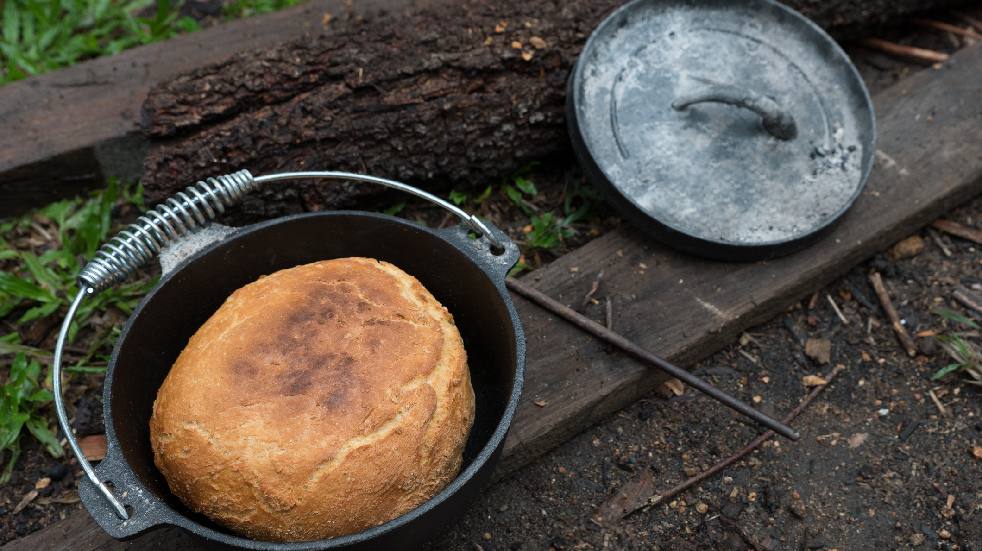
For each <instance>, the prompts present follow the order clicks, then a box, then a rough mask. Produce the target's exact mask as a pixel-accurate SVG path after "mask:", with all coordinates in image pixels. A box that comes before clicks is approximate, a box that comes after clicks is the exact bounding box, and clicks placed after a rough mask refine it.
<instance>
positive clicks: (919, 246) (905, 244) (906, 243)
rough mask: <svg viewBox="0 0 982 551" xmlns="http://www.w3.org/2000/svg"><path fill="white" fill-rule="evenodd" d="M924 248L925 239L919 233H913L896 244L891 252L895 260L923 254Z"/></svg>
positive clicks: (891, 256)
mask: <svg viewBox="0 0 982 551" xmlns="http://www.w3.org/2000/svg"><path fill="white" fill-rule="evenodd" d="M923 250H924V240H923V239H921V236H919V235H912V236H910V237H908V238H907V239H904V240H903V241H900V242H898V243H897V244H896V245H894V246H893V247H892V248H891V249H890V252H889V255H890V258H892V259H893V260H901V259H903V258H910V257H912V256H917V255H919V254H921V251H923Z"/></svg>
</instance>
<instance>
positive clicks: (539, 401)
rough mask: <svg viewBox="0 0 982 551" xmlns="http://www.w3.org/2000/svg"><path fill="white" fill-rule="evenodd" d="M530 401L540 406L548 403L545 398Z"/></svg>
mask: <svg viewBox="0 0 982 551" xmlns="http://www.w3.org/2000/svg"><path fill="white" fill-rule="evenodd" d="M532 403H533V404H535V405H536V406H538V407H540V408H544V407H546V406H547V405H549V402H546V401H545V400H536V401H534V402H532Z"/></svg>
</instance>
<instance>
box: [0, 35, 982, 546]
mask: <svg viewBox="0 0 982 551" xmlns="http://www.w3.org/2000/svg"><path fill="white" fill-rule="evenodd" d="M875 103H876V106H877V109H878V115H879V125H880V132H881V135H880V142H879V150H880V151H881V152H882V153H880V154H879V155H878V159H879V161H878V166H877V167H876V169H875V170H874V172H873V176H872V177H871V179H870V182H869V187H868V189H867V191H866V192H865V193H864V194H863V196H862V197H861V198H860V200H859V201H858V202H857V203H856V205H855V207H854V208H853V209H852V211H850V213H849V214H847V215H846V217H845V219H844V220H843V221H842V222H841V223H840V224H839V226H838V227H837V228H835V230H834V231H833V232H832V233H830V234H829V235H828V237H827V238H825V239H823V240H822V241H820V242H819V243H817V244H815V245H814V246H812V247H810V248H808V249H807V250H805V251H802V252H800V253H797V254H795V255H793V256H790V257H786V258H783V259H778V260H773V261H768V262H760V263H754V264H731V263H720V262H710V261H704V260H699V259H696V258H693V257H689V256H685V255H682V254H679V253H675V252H673V251H670V250H668V249H666V248H664V247H661V246H658V245H656V244H653V243H652V242H651V241H650V240H648V239H646V238H644V237H643V236H641V235H639V234H637V233H635V232H633V231H631V230H630V229H624V230H620V231H615V232H613V233H611V234H608V235H605V236H603V237H600V238H598V239H596V240H594V241H592V242H590V243H588V244H587V245H585V246H584V247H582V248H580V249H578V250H577V251H574V252H573V253H570V254H569V255H566V256H564V257H562V258H560V259H559V260H557V261H556V262H554V263H553V264H551V265H549V266H548V267H546V268H545V269H542V270H539V271H536V272H534V273H532V274H530V275H529V276H527V279H528V280H529V281H532V282H534V285H535V286H536V287H538V288H539V289H542V290H546V291H548V292H549V293H550V294H551V295H552V296H554V297H557V298H560V299H561V300H563V301H564V302H566V303H568V304H573V305H574V306H577V305H579V303H580V301H581V300H582V297H583V295H584V294H585V293H586V291H587V290H588V289H589V287H590V284H591V282H592V281H593V279H594V277H595V274H596V272H598V271H599V270H600V269H603V270H604V279H603V284H602V285H601V288H600V290H599V292H598V295H599V296H604V295H609V296H611V297H612V298H613V300H614V303H615V308H614V318H615V319H614V324H615V329H616V330H618V331H619V332H622V333H623V334H625V335H626V336H628V337H629V338H631V339H633V340H635V341H636V342H638V343H640V344H642V345H643V346H645V347H647V348H649V349H651V350H653V351H656V352H658V353H659V354H661V355H663V356H667V357H669V358H671V359H673V360H675V361H677V362H680V363H685V362H691V361H695V360H697V359H699V358H703V357H705V356H707V355H709V354H711V353H712V352H714V351H716V350H718V349H719V348H721V347H723V346H725V345H726V344H728V343H730V342H731V341H732V340H733V339H734V338H735V336H736V335H737V334H739V332H740V331H743V330H744V329H746V328H748V327H750V326H751V325H753V324H756V323H759V322H761V321H764V320H766V319H768V318H769V317H771V316H773V315H774V314H775V313H777V312H779V311H781V310H782V309H783V308H785V307H787V306H788V305H789V304H790V303H792V302H793V301H795V300H797V299H798V298H800V297H802V296H804V295H805V294H807V293H808V292H809V291H811V290H812V289H815V288H816V287H819V286H821V285H823V284H825V283H827V282H829V281H831V280H832V279H833V278H835V277H836V276H837V275H839V274H841V273H843V272H844V271H846V270H848V269H849V268H850V267H852V266H855V265H856V264H857V263H858V262H860V261H861V260H863V259H865V258H867V257H869V256H870V255H872V254H874V253H875V252H876V251H879V250H882V249H884V248H886V247H887V246H888V245H890V244H891V243H893V242H894V241H896V240H897V239H899V238H901V237H903V236H905V235H907V234H909V233H910V232H911V231H913V230H915V229H916V228H918V227H920V226H923V225H925V224H927V223H928V222H930V221H931V220H932V219H934V218H935V217H937V216H938V215H939V214H941V213H943V212H945V211H946V210H948V209H950V208H951V207H953V206H954V205H956V204H958V203H960V202H962V201H964V200H966V199H967V198H969V197H971V196H973V195H975V194H978V193H979V192H982V48H979V47H975V48H970V49H967V50H963V51H962V52H960V53H958V54H956V55H955V56H954V57H953V59H952V63H950V64H949V65H948V66H946V67H945V68H944V69H941V70H938V71H932V70H927V71H923V72H921V73H919V74H917V75H914V76H912V77H909V78H907V79H905V80H904V81H902V82H901V83H900V84H898V85H897V86H895V87H893V88H891V89H889V90H887V91H886V92H883V93H881V94H880V95H878V96H877V97H876V98H875ZM642 264H643V265H644V266H642ZM572 268H578V270H577V271H573V270H571V269H572ZM518 307H519V311H520V313H521V316H522V320H523V323H524V325H525V330H526V334H527V336H528V339H529V346H528V351H529V356H528V377H527V381H526V392H525V395H524V397H523V400H522V404H521V408H520V411H519V414H518V417H517V418H516V421H515V425H514V426H513V428H512V432H511V436H510V437H509V439H508V441H507V444H506V449H505V455H506V461H505V464H504V465H503V466H502V472H508V471H509V470H512V469H515V468H516V467H518V466H520V465H522V464H524V463H525V462H527V461H529V460H530V459H532V458H534V457H536V456H537V455H539V454H541V453H544V452H545V451H547V450H548V449H550V448H551V447H553V446H555V445H556V444H558V443H559V442H561V441H563V440H564V439H565V438H567V437H568V436H570V435H572V434H574V433H576V432H578V431H581V430H583V429H584V428H586V427H587V426H589V425H590V424H591V423H593V422H595V421H597V420H598V419H600V418H602V417H603V416H605V415H607V414H609V413H610V412H611V411H614V410H616V409H618V408H621V407H623V406H624V405H626V404H628V403H630V402H631V401H632V400H635V399H637V398H638V397H640V396H642V395H644V394H645V393H646V392H648V391H649V390H650V389H651V388H652V387H653V386H654V385H655V384H657V382H659V381H660V380H661V378H660V376H659V374H658V373H657V372H654V371H652V370H649V369H646V368H644V367H642V366H640V365H638V364H637V363H635V362H633V361H632V360H630V359H628V358H626V357H624V356H622V355H620V354H617V353H610V352H607V351H605V350H604V349H603V348H602V347H601V346H600V345H598V344H597V343H596V342H595V341H593V340H592V339H591V338H589V337H587V336H586V335H584V334H582V333H580V332H579V331H578V330H577V329H575V328H573V327H571V326H569V325H568V324H566V323H565V322H563V321H561V320H557V319H555V318H553V317H552V316H549V315H546V314H545V313H544V312H543V311H542V310H539V309H538V308H536V307H535V306H534V305H531V304H529V303H527V302H524V301H522V300H520V299H519V300H518ZM598 317H599V315H598ZM536 400H544V401H545V402H546V405H545V407H538V406H536V405H534V401H536ZM785 405H786V406H787V405H788V404H785ZM127 545H131V546H133V547H135V548H138V549H187V548H188V547H189V546H190V545H191V540H190V539H189V538H188V537H187V535H186V534H183V533H181V532H180V531H178V530H176V529H163V530H159V531H157V532H153V533H151V534H148V535H145V536H143V537H140V538H138V539H137V540H135V541H134V542H133V543H131V544H124V543H119V542H115V541H113V540H111V539H109V538H108V536H106V535H105V534H103V533H102V532H101V531H100V530H99V529H98V528H95V527H94V524H93V523H92V522H91V521H90V520H89V517H88V515H87V514H86V513H85V512H79V513H77V514H75V515H73V516H72V517H71V518H70V519H69V520H66V521H64V522H62V523H59V524H55V525H53V526H51V527H49V528H46V529H44V530H42V531H40V532H38V533H36V534H33V535H31V536H28V537H26V538H23V539H20V540H17V541H15V542H12V543H11V544H8V545H7V546H5V547H4V548H3V549H4V551H11V550H18V551H19V550H25V551H26V550H33V549H38V548H44V549H71V550H73V551H75V550H77V551H85V550H95V549H99V550H104V549H124V548H127Z"/></svg>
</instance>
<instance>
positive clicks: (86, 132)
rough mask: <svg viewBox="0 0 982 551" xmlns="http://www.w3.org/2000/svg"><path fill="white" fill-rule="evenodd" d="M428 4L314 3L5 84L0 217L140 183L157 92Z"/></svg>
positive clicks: (406, 0) (0, 110)
mask: <svg viewBox="0 0 982 551" xmlns="http://www.w3.org/2000/svg"><path fill="white" fill-rule="evenodd" d="M426 3H427V2H426V1H425V0H359V1H358V2H354V3H352V2H345V1H344V0H317V1H313V2H307V3H304V4H303V5H301V6H297V7H295V8H292V9H288V10H283V11H280V12H275V13H271V14H267V15H262V16H257V17H252V18H248V19H243V20H240V21H235V22H231V23H228V24H224V25H218V26H215V27H212V28H209V29H205V30H203V31H201V32H197V33H191V34H188V35H184V36H179V37H176V38H174V39H172V40H168V41H166V42H160V43H157V44H150V45H147V46H142V47H139V48H134V49H132V50H127V51H125V52H122V53H120V54H117V55H114V56H109V57H102V58H98V59H94V60H92V61H87V62H84V63H80V64H78V65H75V66H73V67H69V68H67V69H62V70H59V71H54V72H51V73H48V74H45V75H40V76H37V77H33V78H29V79H26V80H23V81H20V82H15V83H12V84H8V85H6V86H2V87H0V127H2V128H3V132H0V197H2V198H3V200H2V201H0V217H2V216H5V215H9V214H12V213H15V212H18V211H19V210H21V209H23V208H24V207H26V206H33V205H40V204H43V203H46V202H49V201H51V200H53V199H57V198H60V197H63V196H65V195H66V194H68V193H69V192H75V193H77V192H78V191H80V190H82V189H84V188H85V186H87V185H103V184H104V183H105V177H106V176H108V175H114V176H119V177H126V178H137V177H139V175H140V172H141V171H142V168H143V155H144V154H145V152H146V142H145V139H144V138H143V136H142V134H141V133H140V117H141V115H140V109H141V106H142V104H143V100H144V98H145V97H146V95H147V91H148V90H149V89H150V87H151V86H152V85H154V84H156V83H158V82H160V81H163V80H168V79H171V78H173V77H175V76H177V75H178V74H181V73H184V72H187V71H190V70H192V69H194V68H196V67H200V66H202V65H206V64H209V63H216V62H219V61H222V60H224V59H226V58H227V57H229V56H230V55H232V54H234V53H237V52H241V51H244V50H250V49H253V48H264V47H268V46H272V45H273V44H277V43H279V42H282V41H284V40H289V39H292V38H297V37H300V36H302V35H304V34H305V33H320V32H323V31H324V28H323V26H322V21H323V17H324V14H325V13H327V12H329V13H331V14H333V15H334V19H335V22H334V24H335V25H338V22H337V21H338V19H339V18H338V16H340V15H342V14H345V13H346V12H347V11H348V10H351V11H352V12H353V13H354V14H358V15H364V14H372V13H377V12H379V11H382V10H398V9H404V8H407V7H411V6H416V5H423V4H426Z"/></svg>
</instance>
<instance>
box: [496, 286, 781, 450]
mask: <svg viewBox="0 0 982 551" xmlns="http://www.w3.org/2000/svg"><path fill="white" fill-rule="evenodd" d="M505 284H506V285H507V286H508V288H509V289H511V290H512V291H514V292H515V293H517V294H519V295H521V296H523V297H525V298H527V299H529V300H531V301H532V302H534V303H535V304H538V305H539V306H541V307H543V308H545V309H546V310H549V311H550V312H552V313H553V314H556V315H557V316H559V317H561V318H563V319H564V320H566V321H568V322H570V323H572V324H573V325H575V326H577V327H579V328H580V329H582V330H584V331H586V332H587V333H590V334H591V335H593V336H595V337H597V338H598V339H600V340H603V341H606V342H608V343H610V344H612V345H614V346H616V347H617V348H620V349H621V350H623V351H624V352H626V353H628V354H629V355H631V356H633V357H634V358H636V359H638V360H640V361H642V362H644V363H646V364H649V365H652V366H654V367H657V368H658V369H661V370H662V371H664V372H665V373H668V374H669V375H671V376H672V377H675V378H676V379H678V380H680V381H682V382H683V383H685V384H687V385H689V386H691V387H692V388H694V389H696V390H698V391H699V392H702V393H703V394H705V395H707V396H709V397H710V398H712V399H714V400H716V401H718V402H720V403H722V404H723V405H725V406H727V407H728V408H730V409H732V410H733V411H735V412H737V413H739V414H741V415H744V416H746V417H749V418H750V419H753V420H754V421H756V422H757V423H759V424H761V425H763V426H765V427H767V428H769V429H771V430H772V431H774V432H776V433H778V434H780V435H781V436H784V437H785V438H788V439H790V440H797V439H798V433H797V432H795V430H794V429H792V428H791V427H789V426H787V425H785V424H784V423H782V422H780V421H778V420H777V419H774V418H773V417H770V416H768V415H765V414H763V413H761V412H760V411H759V410H757V409H754V408H753V407H751V406H749V405H748V404H746V403H744V402H741V401H740V400H737V399H736V398H734V397H733V396H730V395H729V394H727V393H725V392H723V391H722V390H720V389H718V388H716V387H714V386H713V385H711V384H709V383H707V382H706V381H703V380H702V379H700V378H699V377H696V376H695V375H693V374H692V373H689V372H688V371H686V370H684V369H682V368H680V367H677V366H675V365H673V364H671V363H669V362H668V361H666V360H664V359H662V358H660V357H659V356H657V355H655V354H652V353H651V352H649V351H647V350H645V349H644V348H641V347H640V346H638V345H636V344H634V343H633V342H631V341H629V340H627V339H626V338H624V337H623V336H622V335H620V334H618V333H615V332H613V331H611V330H610V329H607V328H606V327H604V326H603V325H600V324H599V323H597V322H595V321H593V320H591V319H589V318H587V317H585V316H583V315H581V314H579V313H578V312H576V311H575V310H573V309H572V308H570V307H568V306H566V305H564V304H561V303H559V302H557V301H555V300H553V299H552V298H551V297H549V296H548V295H546V294H545V293H543V292H541V291H539V290H537V289H533V288H532V287H530V286H528V285H526V284H525V283H522V282H521V281H519V280H517V279H514V278H511V277H509V278H507V279H506V280H505Z"/></svg>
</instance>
